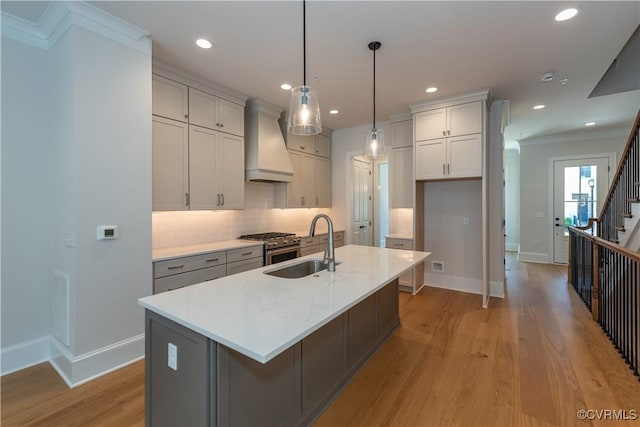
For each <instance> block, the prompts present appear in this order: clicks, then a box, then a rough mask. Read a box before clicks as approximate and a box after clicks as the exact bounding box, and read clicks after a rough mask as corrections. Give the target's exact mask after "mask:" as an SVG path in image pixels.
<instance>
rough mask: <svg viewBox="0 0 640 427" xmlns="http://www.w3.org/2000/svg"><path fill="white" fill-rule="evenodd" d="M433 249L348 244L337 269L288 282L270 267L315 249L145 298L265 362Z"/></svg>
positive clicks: (145, 304)
mask: <svg viewBox="0 0 640 427" xmlns="http://www.w3.org/2000/svg"><path fill="white" fill-rule="evenodd" d="M429 255H430V253H428V252H416V251H406V250H397V249H383V248H375V247H369V246H355V245H349V246H344V247H341V248H337V249H336V258H337V260H338V261H339V262H340V264H339V265H337V266H336V271H335V272H333V273H331V272H328V271H326V270H325V271H321V272H319V273H317V274H313V275H309V276H307V277H303V278H300V279H283V278H278V277H274V276H270V275H267V274H264V273H263V272H264V271H268V270H273V269H277V268H280V267H283V266H285V265H290V264H296V263H298V262H300V261H301V260H305V259H312V258H317V254H316V255H315V256H314V255H309V256H307V257H303V258H297V259H295V260H291V261H287V262H283V263H280V264H276V265H270V266H266V267H262V268H257V269H254V270H249V271H246V272H244V273H239V274H234V275H232V276H227V277H222V278H220V279H216V280H212V281H209V282H204V283H199V284H196V285H191V286H187V287H184V288H181V289H176V290H173V291H169V292H164V293H160V294H156V295H151V296H148V297H144V298H140V299H139V300H138V303H139V304H140V305H141V306H143V307H144V308H146V309H148V310H151V311H153V312H155V313H157V314H159V315H161V316H164V317H166V318H168V319H170V320H173V321H174V322H177V323H179V324H181V325H183V326H185V327H187V328H189V329H192V330H193V331H195V332H197V333H199V334H201V335H204V336H206V337H208V338H210V339H212V340H214V341H216V342H218V343H220V344H223V345H225V346H227V347H229V348H232V349H234V350H236V351H238V352H240V353H242V354H244V355H246V356H248V357H250V358H252V359H254V360H257V361H258V362H261V363H267V362H268V361H269V360H271V359H272V358H274V357H275V356H277V355H278V354H280V353H281V352H282V351H284V350H286V349H287V348H289V347H291V346H292V345H293V344H295V343H297V342H299V341H300V340H302V339H303V338H304V337H306V336H308V335H309V334H311V333H312V332H314V331H316V330H317V329H319V328H320V327H322V326H323V325H325V324H327V323H329V322H330V321H331V320H333V319H335V318H336V317H338V316H339V315H340V314H342V313H344V312H346V311H347V310H349V309H350V308H351V307H353V306H354V305H356V304H357V303H359V302H360V301H362V300H364V299H365V298H367V297H368V296H369V295H372V294H374V293H375V292H376V291H377V290H379V289H381V288H382V287H383V286H384V285H386V284H387V283H389V282H390V281H391V280H393V279H395V278H397V277H399V276H400V275H401V274H403V273H404V272H405V271H407V270H409V269H411V268H413V267H415V266H416V265H418V264H419V263H421V262H422V261H424V260H425V259H426V258H427V257H428V256H429Z"/></svg>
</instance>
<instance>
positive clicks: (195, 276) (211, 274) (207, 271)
mask: <svg viewBox="0 0 640 427" xmlns="http://www.w3.org/2000/svg"><path fill="white" fill-rule="evenodd" d="M226 275H227V266H226V265H217V266H215V267H209V268H202V269H200V270H194V271H189V272H187V273H182V274H174V275H173V276H167V277H161V278H159V279H155V280H154V281H153V293H154V294H158V293H160V292H166V291H171V290H173V289H178V288H182V287H184V286H189V285H193V284H195V283H201V282H206V281H208V280H213V279H217V278H219V277H224V276H226Z"/></svg>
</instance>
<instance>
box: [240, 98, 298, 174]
mask: <svg viewBox="0 0 640 427" xmlns="http://www.w3.org/2000/svg"><path fill="white" fill-rule="evenodd" d="M281 113H282V109H281V108H279V107H276V106H275V105H272V104H269V103H268V102H265V101H263V100H261V99H258V98H252V99H249V100H248V101H247V105H246V107H245V114H244V116H245V117H244V127H245V132H244V138H245V150H244V153H245V178H246V180H247V181H260V182H291V181H293V166H292V165H291V160H289V153H288V152H287V147H286V145H285V142H284V138H283V137H282V132H281V130H280V125H279V124H278V119H279V118H280V114H281Z"/></svg>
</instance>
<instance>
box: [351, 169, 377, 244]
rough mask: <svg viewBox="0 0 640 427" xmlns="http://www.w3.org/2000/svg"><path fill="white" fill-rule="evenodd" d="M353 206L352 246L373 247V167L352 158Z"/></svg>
mask: <svg viewBox="0 0 640 427" xmlns="http://www.w3.org/2000/svg"><path fill="white" fill-rule="evenodd" d="M351 165H352V176H353V189H352V191H353V197H352V199H353V206H352V208H351V212H352V214H351V218H352V223H351V224H352V225H351V229H352V233H353V239H352V242H353V244H354V245H362V246H373V233H372V231H371V225H372V223H373V221H372V212H373V165H372V164H371V163H370V162H368V161H366V160H363V159H358V158H353V160H352V163H351Z"/></svg>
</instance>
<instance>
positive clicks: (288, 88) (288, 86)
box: [280, 83, 291, 90]
mask: <svg viewBox="0 0 640 427" xmlns="http://www.w3.org/2000/svg"><path fill="white" fill-rule="evenodd" d="M280 89H282V90H291V85H290V84H289V83H282V84H281V85H280Z"/></svg>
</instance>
